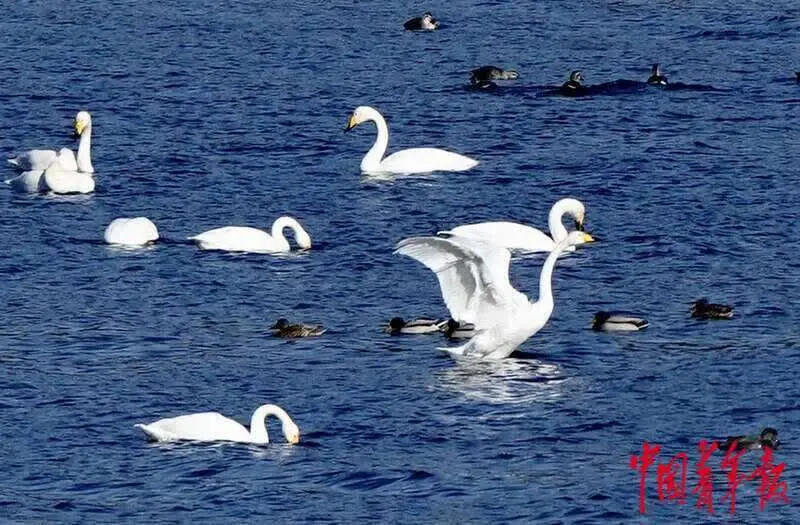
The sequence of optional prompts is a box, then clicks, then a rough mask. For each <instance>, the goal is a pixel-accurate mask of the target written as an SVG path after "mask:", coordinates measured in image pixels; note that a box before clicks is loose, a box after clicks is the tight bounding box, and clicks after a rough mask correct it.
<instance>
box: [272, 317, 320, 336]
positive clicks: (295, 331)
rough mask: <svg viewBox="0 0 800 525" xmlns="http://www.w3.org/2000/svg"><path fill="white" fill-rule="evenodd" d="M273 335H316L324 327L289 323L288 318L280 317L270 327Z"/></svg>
mask: <svg viewBox="0 0 800 525" xmlns="http://www.w3.org/2000/svg"><path fill="white" fill-rule="evenodd" d="M271 329H272V335H274V336H275V337H316V336H318V335H322V334H324V333H325V328H323V327H321V326H319V325H313V324H290V323H289V320H288V319H286V318H284V317H281V318H280V319H278V322H276V323H275V324H274V325H272V327H271Z"/></svg>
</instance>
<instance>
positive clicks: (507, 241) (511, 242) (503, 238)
mask: <svg viewBox="0 0 800 525" xmlns="http://www.w3.org/2000/svg"><path fill="white" fill-rule="evenodd" d="M564 215H569V216H571V217H572V218H573V219H574V222H575V229H576V230H583V229H584V219H585V218H586V208H585V207H584V205H583V203H582V202H581V201H579V200H578V199H574V198H572V197H568V198H565V199H560V200H558V201H557V202H556V203H555V204H553V207H552V208H550V214H549V215H548V218H547V223H548V227H549V229H550V235H547V234H546V233H544V232H543V231H541V230H539V229H537V228H534V227H532V226H527V225H524V224H519V223H516V222H509V221H493V222H479V223H475V224H464V225H461V226H456V227H455V228H453V229H451V230H446V231H440V232H438V234H439V235H444V236H447V235H459V236H462V237H472V238H475V239H481V240H484V241H488V242H493V243H495V244H498V245H500V246H503V247H504V248H506V249H507V250H512V251H514V250H519V251H525V252H550V251H553V250H554V249H555V247H556V244H558V242H559V241H562V240H563V239H566V237H567V229H566V228H565V227H564V224H563V223H562V221H563V219H564ZM593 240H595V241H596V240H597V239H594V237H593ZM566 251H568V252H571V251H575V247H574V246H568V247H567V248H566Z"/></svg>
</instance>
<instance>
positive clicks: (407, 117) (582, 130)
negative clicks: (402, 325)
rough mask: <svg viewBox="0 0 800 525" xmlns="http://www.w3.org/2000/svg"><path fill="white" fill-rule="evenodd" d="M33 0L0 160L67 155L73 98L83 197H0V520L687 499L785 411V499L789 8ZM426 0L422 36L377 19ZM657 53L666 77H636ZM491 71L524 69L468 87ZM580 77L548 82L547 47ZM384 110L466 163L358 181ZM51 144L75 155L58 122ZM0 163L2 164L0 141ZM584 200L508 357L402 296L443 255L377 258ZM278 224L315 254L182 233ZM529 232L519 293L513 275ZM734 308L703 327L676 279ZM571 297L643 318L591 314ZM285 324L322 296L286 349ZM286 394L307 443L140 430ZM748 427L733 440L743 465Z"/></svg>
mask: <svg viewBox="0 0 800 525" xmlns="http://www.w3.org/2000/svg"><path fill="white" fill-rule="evenodd" d="M392 4H393V3H391V2H378V1H372V0H365V1H362V2H343V1H332V2H330V1H328V2H321V1H310V2H298V1H293V0H290V1H288V2H254V1H250V0H242V1H239V2H224V1H216V2H181V3H175V2H131V1H113V0H112V1H108V2H102V3H99V2H89V1H86V0H73V1H71V2H48V1H41V0H39V1H32V0H25V1H20V2H14V3H13V4H11V5H7V6H5V7H6V9H5V14H4V16H3V18H2V21H0V34H1V35H2V37H0V39H2V40H1V41H2V49H3V55H4V72H3V73H4V74H3V82H2V83H0V99H1V100H2V101H3V104H2V106H0V114H1V115H2V119H3V122H4V123H5V125H4V132H3V133H0V151H2V152H3V154H4V155H8V156H10V155H12V154H13V153H15V152H18V151H21V150H25V149H31V148H34V147H51V148H55V147H60V146H63V145H73V144H74V143H73V142H72V140H71V139H70V135H69V131H70V129H69V126H70V122H71V119H72V118H73V116H74V114H75V113H76V112H77V111H78V110H79V109H88V110H89V111H91V112H92V116H93V123H94V133H93V151H92V156H93V162H94V166H95V169H96V170H97V180H98V187H97V191H96V192H95V193H94V194H92V195H89V196H80V197H74V196H66V197H65V196H61V197H54V196H44V195H33V196H29V195H19V194H14V193H12V192H11V191H10V189H9V188H5V191H4V193H5V196H4V200H5V205H4V211H3V220H2V221H1V222H0V243H1V244H2V246H3V250H2V253H0V274H2V277H3V281H4V286H3V292H2V294H0V296H2V301H1V302H0V308H1V309H2V311H3V312H4V314H3V318H4V329H3V330H2V332H0V333H2V345H1V347H2V349H1V350H0V360H1V361H2V365H3V374H2V376H1V377H0V391H1V392H2V400H0V407H2V411H0V417H1V418H2V421H1V423H2V429H3V430H2V441H3V454H2V456H3V463H2V467H3V468H2V470H3V472H4V475H3V479H2V482H0V520H2V521H3V522H19V523H41V522H61V523H156V522H159V523H165V522H170V523H173V522H175V523H177V522H192V523H262V522H274V523H308V522H331V523H534V522H536V523H608V522H615V523H625V522H628V523H640V522H642V521H644V522H652V523H668V522H683V523H692V522H695V523H696V522H699V521H701V520H706V519H712V520H718V521H720V522H727V520H729V519H730V518H729V514H728V504H727V502H722V501H721V498H722V496H723V495H724V493H725V490H726V478H725V474H724V472H723V471H722V470H721V469H720V462H721V457H722V455H721V454H716V455H715V456H714V458H713V459H712V461H711V466H712V468H713V469H714V476H715V477H714V481H715V484H716V485H715V489H714V498H715V499H714V515H713V516H708V514H707V512H706V511H705V510H700V509H697V508H695V504H696V501H697V499H696V495H692V494H690V493H689V492H690V491H691V490H692V488H693V487H694V486H695V485H696V483H697V480H698V478H697V475H696V474H695V466H696V462H697V460H698V459H699V454H698V451H697V445H698V443H699V441H700V440H702V439H714V438H719V437H724V436H726V435H729V434H745V433H757V432H759V431H760V430H761V428H763V427H765V426H772V427H775V428H777V429H778V431H779V432H780V438H781V440H782V442H783V445H782V447H781V448H780V449H779V450H778V451H776V453H775V457H774V458H773V460H774V462H776V463H779V462H783V463H785V465H786V471H785V472H784V473H783V475H782V477H781V479H782V480H783V481H786V482H787V484H788V490H789V498H790V500H791V504H789V505H786V504H782V503H775V502H773V503H770V504H769V505H767V507H766V508H765V510H763V511H760V510H759V499H758V498H759V496H758V493H757V489H758V484H757V482H755V481H751V482H747V483H745V484H744V485H743V486H742V487H741V488H740V489H739V492H738V497H737V502H736V503H737V505H736V514H735V519H736V520H737V521H739V522H742V523H761V522H763V521H768V522H773V523H778V522H781V523H791V522H797V521H798V520H800V513H798V511H797V507H796V503H795V502H796V500H797V498H798V496H797V494H798V492H797V489H798V486H800V485H799V483H800V477H799V476H798V474H797V472H798V471H797V467H798V466H800V452H798V447H797V445H796V443H797V433H796V428H795V427H796V425H798V423H799V422H800V401H798V387H797V378H796V376H795V373H796V371H795V370H794V368H795V367H796V366H797V363H798V359H799V358H800V335H798V330H797V326H798V322H800V316H799V315H798V310H797V304H798V303H797V297H798V296H799V295H800V278H798V275H799V273H798V272H800V262H798V258H797V256H796V246H797V238H798V235H799V234H800V227H798V221H797V206H798V203H800V185H798V184H797V180H798V174H799V173H798V166H800V135H798V131H797V115H798V108H800V85H797V84H796V83H795V81H794V71H795V70H798V69H800V37H798V35H800V31H798V30H800V21H799V20H800V6H798V4H797V2H796V1H787V0H779V1H775V2H763V1H757V2H733V3H732V4H731V3H728V4H726V7H725V9H720V6H719V5H718V4H715V3H711V2H706V3H702V4H703V5H700V6H697V5H694V4H693V3H684V2H679V3H675V2H660V1H659V2H645V1H632V2H610V1H606V2H599V1H590V2H564V1H558V2H536V3H529V2H493V1H478V0H463V1H462V0H455V1H452V2H433V3H431V4H428V5H425V6H420V5H417V4H414V3H409V2H400V3H394V4H395V5H392ZM425 9H430V10H431V11H432V12H433V13H434V15H435V16H436V17H437V18H438V19H440V20H441V21H442V27H441V28H440V30H438V31H436V32H433V33H426V34H414V33H409V32H404V31H403V30H402V23H403V21H404V20H406V19H407V18H410V17H412V16H419V15H420V14H421V11H423V10H425ZM653 62H660V63H661V64H662V67H663V69H664V72H665V74H666V75H667V76H668V78H669V79H670V81H671V82H672V83H673V84H676V85H677V84H679V83H680V84H681V85H679V86H678V89H669V90H664V89H658V88H647V87H646V86H643V85H641V84H639V85H636V84H632V83H631V82H615V81H618V80H628V81H636V82H642V81H644V80H645V79H646V78H647V76H648V75H649V68H650V65H651V64H652V63H653ZM486 64H497V65H500V66H503V67H507V68H513V69H518V70H519V71H520V78H519V80H517V81H515V82H513V83H508V84H506V85H505V86H501V89H499V90H497V91H495V92H491V93H483V92H473V91H469V90H467V89H465V88H466V86H467V84H468V78H469V71H470V69H472V68H474V67H477V66H480V65H486ZM573 69H582V70H583V73H584V76H585V78H586V83H587V84H590V85H601V86H605V87H604V88H603V89H600V90H598V92H597V93H596V94H594V95H593V96H591V97H586V98H580V99H569V98H562V97H555V96H545V94H546V90H547V88H548V86H549V87H552V86H558V85H559V84H561V83H562V82H563V81H564V80H566V77H567V75H568V74H569V71H570V70H573ZM358 105H372V106H374V107H376V108H378V109H379V110H380V111H381V112H382V113H383V114H384V115H385V116H386V117H387V120H388V123H389V129H390V133H391V137H390V146H389V148H390V151H396V150H398V149H401V148H406V147H415V146H426V145H428V146H438V147H444V148H447V149H450V150H453V151H458V152H461V153H464V154H467V155H470V156H473V157H476V158H478V159H480V161H481V164H480V165H479V166H478V167H477V168H476V169H474V170H472V171H469V172H464V173H436V174H432V175H427V176H421V177H398V178H395V179H393V180H375V179H370V178H367V177H364V176H362V175H361V174H360V173H359V163H360V160H361V157H362V156H363V154H364V153H365V152H366V150H367V149H368V148H369V146H370V145H371V144H372V141H373V140H374V127H373V126H372V125H371V124H370V125H364V126H360V127H359V128H357V129H356V130H354V131H353V132H351V133H350V134H347V135H345V134H343V133H342V130H343V128H344V126H345V123H346V120H347V118H348V116H349V115H350V113H351V112H352V110H353V109H354V108H355V107H356V106H358ZM73 147H74V146H73ZM2 169H3V170H4V173H3V175H4V176H3V178H8V177H10V176H12V175H13V173H14V172H13V171H12V170H11V169H10V168H7V167H4V168H2ZM566 196H573V197H577V198H579V199H581V200H582V201H583V202H584V203H585V205H586V208H587V219H586V222H587V227H588V229H589V230H590V231H592V232H593V233H594V234H596V235H597V236H598V237H599V238H600V239H601V241H602V242H600V243H597V245H595V246H591V247H586V248H585V249H580V250H579V251H578V252H576V253H575V254H571V255H569V256H566V257H564V258H562V259H561V260H560V261H559V263H558V265H557V268H556V271H555V277H554V283H555V284H554V288H555V297H556V299H555V311H554V313H553V316H552V318H551V320H550V322H549V323H548V325H547V326H546V327H545V328H544V329H543V330H542V331H541V332H539V333H538V334H536V335H535V336H534V337H533V338H531V339H530V340H529V341H527V342H526V343H525V344H524V345H523V347H522V348H521V350H523V351H524V353H525V355H524V356H522V357H521V358H511V359H507V360H504V361H502V362H499V363H480V364H472V365H467V364H459V363H456V362H455V361H453V360H452V359H451V358H449V357H448V356H447V355H445V354H444V353H443V352H440V351H438V350H436V347H438V346H442V344H443V340H442V339H440V338H439V337H437V336H421V337H390V336H388V335H386V334H385V333H383V331H382V328H383V326H384V325H385V323H386V322H387V321H388V319H389V318H391V317H393V316H395V315H401V316H405V317H415V316H423V315H429V316H446V315H447V311H446V309H445V307H444V303H443V301H442V299H441V296H440V293H439V289H438V285H437V281H436V278H435V276H434V274H433V273H432V272H430V271H429V270H427V269H426V268H424V267H423V266H422V265H421V264H418V263H416V262H415V261H413V260H411V259H408V258H406V257H400V256H396V255H392V250H393V247H394V245H395V244H396V243H397V241H399V240H400V239H402V238H405V237H408V236H412V235H422V234H432V233H434V232H436V231H438V230H442V229H446V228H448V227H453V226H456V225H459V224H464V223H468V222H479V221H482V220H492V219H494V220H498V219H507V220H516V221H521V222H524V223H527V224H533V225H536V226H538V227H540V228H546V220H547V213H548V211H549V209H550V206H552V204H553V203H554V202H555V201H556V200H558V199H560V198H562V197H566ZM283 214H290V215H292V216H295V217H297V218H298V219H299V220H300V221H301V222H302V223H303V224H304V226H305V227H306V229H307V230H308V231H309V233H310V235H311V237H312V240H313V242H314V248H313V249H312V250H311V251H310V252H308V253H304V254H297V255H295V254H292V255H288V256H282V257H277V256H256V255H230V254H225V253H218V252H201V251H199V250H198V249H196V248H195V247H194V246H192V245H191V244H188V243H187V242H186V241H185V238H186V237H187V236H189V235H193V234H197V233H199V232H201V231H204V230H207V229H211V228H214V227H218V226H224V225H233V224H238V225H251V226H260V227H263V228H268V227H269V225H270V224H271V223H272V221H273V220H274V219H275V218H277V217H278V216H280V215H283ZM138 215H144V216H147V217H149V218H150V219H152V220H153V221H154V222H155V223H156V224H157V225H158V227H159V230H160V232H161V235H162V237H163V238H164V242H162V243H159V244H157V245H156V246H154V247H153V248H151V249H146V250H139V251H129V250H128V251H124V250H118V249H114V248H110V247H108V246H106V245H104V244H103V243H102V234H103V230H104V229H105V226H106V225H107V224H108V223H109V222H110V221H111V220H112V219H114V218H116V217H121V216H138ZM542 261H543V257H542V256H518V257H515V258H514V261H513V263H512V271H511V273H512V276H511V277H512V283H514V284H515V286H517V287H518V288H519V289H520V290H521V291H523V292H525V293H528V294H529V295H530V296H531V297H536V295H537V289H536V288H537V282H538V275H539V270H540V268H541V264H542ZM703 296H707V297H709V298H710V299H711V300H712V301H717V302H724V303H729V304H732V305H733V306H734V307H735V311H736V315H735V317H734V318H733V319H732V320H730V321H717V322H701V321H695V320H693V319H692V318H691V317H690V316H689V313H688V311H689V303H690V302H692V301H694V300H696V299H698V298H699V297H703ZM599 309H625V310H632V311H634V312H637V313H640V314H641V315H643V316H645V317H646V318H648V319H649V321H650V323H651V326H650V328H648V329H647V330H646V331H643V332H640V333H634V334H628V335H610V334H605V333H596V332H593V331H591V330H590V329H589V324H590V321H591V318H592V316H593V314H594V312H595V311H596V310H599ZM278 317H288V318H290V319H292V320H297V321H304V322H320V323H323V324H324V325H325V326H327V327H328V328H329V331H328V333H326V334H325V335H324V336H323V337H321V338H318V339H313V340H311V339H309V340H299V341H285V340H281V339H277V338H273V337H271V336H270V334H269V330H268V327H269V326H270V325H272V323H273V322H274V321H275V320H276V319H277V318H278ZM266 402H272V403H277V404H279V405H281V406H283V407H285V408H286V410H287V411H288V412H289V413H290V414H291V415H292V417H293V418H294V419H295V421H296V422H297V423H298V425H299V426H300V428H301V431H302V441H301V445H300V446H295V447H291V446H288V445H286V444H284V443H283V440H282V438H281V437H280V435H279V434H280V433H279V432H278V430H279V427H277V426H276V424H275V423H274V422H273V423H272V425H271V428H272V434H273V436H272V437H273V439H274V440H275V441H276V443H274V444H272V445H270V446H268V447H250V446H243V445H231V444H228V445H211V446H208V445H198V444H181V445H168V446H164V445H154V444H149V443H148V442H147V441H146V440H145V436H144V435H143V434H142V433H141V432H140V431H138V430H137V429H135V428H133V425H134V423H138V422H148V421H153V420H155V419H159V418H162V417H170V416H175V415H179V414H187V413H192V412H201V411H206V410H217V411H220V412H222V413H224V414H226V415H228V416H230V417H233V418H235V419H238V420H240V421H242V422H246V421H248V420H249V417H250V414H251V413H252V411H253V410H254V409H255V408H256V407H257V406H258V405H260V404H262V403H266ZM644 442H651V443H652V442H655V443H659V444H661V445H662V452H661V455H660V456H659V457H658V460H657V462H658V461H663V462H666V461H667V460H668V459H669V458H670V457H672V456H673V455H674V454H677V453H679V452H687V453H688V455H689V458H690V463H689V464H690V469H689V470H690V473H689V480H688V486H687V498H686V504H685V505H682V506H681V505H677V504H675V503H669V502H666V501H664V502H659V501H658V496H657V493H656V474H655V469H656V465H653V467H652V468H651V470H650V474H649V477H648V481H647V497H646V502H647V514H646V515H645V516H644V517H642V516H641V515H640V514H639V510H638V505H639V476H638V474H637V472H635V471H633V470H631V468H630V466H629V460H630V456H631V455H632V454H639V453H640V452H641V448H642V444H643V443H644ZM760 459H761V453H760V452H755V453H750V454H748V455H746V456H745V457H744V458H743V459H742V460H741V462H740V470H741V471H742V472H745V473H749V472H751V471H752V470H753V469H754V468H755V467H756V466H757V465H758V462H759V461H760Z"/></svg>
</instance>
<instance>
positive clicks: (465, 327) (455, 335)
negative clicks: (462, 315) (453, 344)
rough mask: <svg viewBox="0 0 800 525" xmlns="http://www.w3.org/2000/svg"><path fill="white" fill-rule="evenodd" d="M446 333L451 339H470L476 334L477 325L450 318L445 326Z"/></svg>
mask: <svg viewBox="0 0 800 525" xmlns="http://www.w3.org/2000/svg"><path fill="white" fill-rule="evenodd" d="M444 333H445V335H446V336H447V337H449V338H450V339H469V338H471V337H472V336H473V335H475V325H474V324H472V323H459V322H458V321H456V320H455V319H448V320H447V325H446V326H445V327H444Z"/></svg>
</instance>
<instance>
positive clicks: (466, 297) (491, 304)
mask: <svg viewBox="0 0 800 525" xmlns="http://www.w3.org/2000/svg"><path fill="white" fill-rule="evenodd" d="M395 253H399V254H401V255H407V256H409V257H411V258H412V259H416V260H417V261H419V262H421V263H422V264H424V265H425V266H427V267H428V268H430V269H431V270H432V271H433V272H434V273H435V274H436V277H437V278H438V279H439V286H440V288H441V290H442V297H443V298H444V302H445V304H446V305H447V308H448V310H450V315H451V316H452V317H453V319H455V320H457V321H460V322H466V323H472V324H474V325H475V327H476V329H478V330H480V329H483V328H489V327H491V326H493V325H495V324H496V323H497V322H498V321H500V320H501V319H503V318H505V317H506V316H507V314H508V311H509V309H512V308H513V306H514V305H516V304H519V302H520V301H522V302H527V301H528V298H527V297H526V296H525V295H524V294H522V293H520V292H518V291H517V290H515V289H514V288H513V287H512V286H511V283H510V282H509V280H508V269H509V265H510V262H511V254H510V253H509V251H508V250H506V249H505V248H503V247H501V246H497V245H493V244H491V243H488V242H485V241H481V240H478V239H472V238H466V237H459V236H453V237H449V238H442V237H410V238H408V239H404V240H402V241H400V242H399V243H398V245H397V249H396V250H395Z"/></svg>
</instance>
